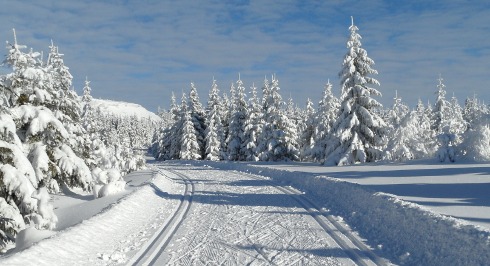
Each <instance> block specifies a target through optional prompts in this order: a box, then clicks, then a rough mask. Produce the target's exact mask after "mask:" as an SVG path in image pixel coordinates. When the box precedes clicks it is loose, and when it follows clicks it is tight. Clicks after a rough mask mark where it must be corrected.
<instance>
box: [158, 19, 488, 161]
mask: <svg viewBox="0 0 490 266" xmlns="http://www.w3.org/2000/svg"><path fill="white" fill-rule="evenodd" d="M349 33H350V35H349V38H348V41H347V52H346V54H345V56H344V60H343V64H342V68H341V71H340V72H339V77H340V91H341V94H340V97H338V98H337V97H336V96H335V95H334V94H333V93H332V84H331V83H330V82H328V83H327V84H326V85H325V87H324V90H323V95H322V97H321V100H320V101H319V102H318V103H317V107H316V108H315V107H314V104H313V102H312V101H311V100H308V101H307V103H306V107H305V108H304V109H302V108H299V107H298V106H297V105H295V103H294V102H293V100H292V99H291V98H290V99H289V100H288V101H287V102H286V101H284V100H283V99H282V97H281V95H280V87H279V81H278V78H277V77H275V76H272V78H271V80H270V81H269V80H268V79H267V78H266V79H265V80H264V83H263V85H262V86H261V97H260V96H259V95H258V90H257V88H256V87H255V85H253V86H251V87H250V89H249V90H246V89H245V87H244V85H243V81H242V80H241V79H240V77H239V78H238V80H237V81H236V82H235V83H232V84H231V86H230V89H229V96H228V94H227V93H220V90H219V88H218V85H217V82H216V80H213V83H212V85H211V89H210V91H209V95H208V101H207V105H206V107H203V106H202V104H201V102H200V99H199V96H198V92H197V89H196V87H195V85H194V84H193V83H191V88H190V92H189V93H188V95H187V94H186V93H183V95H182V98H181V100H180V103H177V99H176V97H175V95H173V96H172V102H171V107H170V110H169V114H168V116H169V117H170V118H169V123H168V126H165V127H162V128H161V130H160V131H159V132H158V133H157V134H156V135H155V137H154V140H153V145H152V148H151V151H152V153H153V155H154V157H155V158H156V159H158V160H175V159H186V160H230V161H280V160H293V161H312V162H319V163H322V164H325V165H346V164H355V163H364V162H374V161H379V160H390V161H404V160H412V159H421V158H433V157H437V158H439V159H440V160H441V161H454V160H455V159H456V157H457V156H460V157H467V158H470V159H474V160H489V159H490V154H489V152H488V150H489V149H488V148H489V141H490V138H489V136H490V135H489V134H488V133H489V129H488V117H489V115H488V114H489V112H488V108H487V106H486V105H485V104H483V103H481V102H479V101H478V99H477V98H476V96H474V97H471V98H468V99H467V100H466V101H465V104H464V108H462V107H461V106H460V105H459V103H458V100H457V99H456V98H455V97H452V98H451V99H450V100H447V99H446V90H445V85H444V83H443V79H442V78H441V77H440V78H439V79H438V84H436V86H435V87H436V99H435V103H434V104H430V103H427V104H424V103H423V102H422V101H421V100H419V102H418V104H417V106H416V107H415V108H414V109H412V110H411V109H410V108H409V107H408V106H407V105H406V104H404V103H403V102H402V100H401V98H400V97H398V95H395V97H394V101H393V105H392V106H391V107H390V108H384V107H383V106H382V105H381V104H380V103H379V102H378V101H377V100H376V99H375V97H378V96H381V93H380V92H379V91H378V90H377V89H376V88H374V87H373V86H379V82H378V81H377V80H376V79H375V78H374V77H373V76H374V75H376V74H377V71H376V70H375V69H374V68H373V65H374V61H373V60H372V59H371V58H370V57H368V55H367V52H366V50H365V49H363V48H362V44H361V41H360V40H361V36H360V35H359V33H358V28H357V27H356V26H355V25H354V23H352V25H351V26H350V27H349ZM247 94H248V95H249V96H248V97H247Z"/></svg>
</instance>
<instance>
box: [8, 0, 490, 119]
mask: <svg viewBox="0 0 490 266" xmlns="http://www.w3.org/2000/svg"><path fill="white" fill-rule="evenodd" d="M350 16H354V19H355V24H356V25H357V26H358V28H359V29H360V31H359V33H360V34H361V36H362V37H363V39H362V44H363V47H364V48H365V49H366V50H367V52H368V55H369V56H370V57H371V58H372V59H373V60H374V61H375V63H376V64H375V66H374V68H375V69H376V70H378V72H379V75H377V76H376V78H377V79H378V80H379V81H380V83H381V86H380V87H379V88H378V89H379V90H380V91H381V93H382V94H383V96H382V97H380V98H378V101H380V102H381V103H382V104H383V105H385V106H391V104H392V102H393V97H394V95H395V90H397V91H398V95H399V96H400V97H402V100H403V101H404V102H406V103H407V104H408V105H409V106H411V107H413V106H415V104H416V102H417V100H418V98H421V99H422V100H423V101H424V102H427V101H431V102H433V101H434V99H435V95H434V92H435V90H436V85H437V78H438V77H439V74H441V75H442V77H443V78H444V83H445V85H446V89H447V91H448V95H447V96H448V97H451V96H452V95H453V93H454V95H455V96H456V97H457V98H458V99H459V102H460V104H463V103H464V100H465V98H466V97H468V96H473V95H474V94H476V95H477V97H478V98H480V99H481V100H483V101H485V102H487V103H488V102H490V89H489V88H487V84H488V83H489V77H490V37H489V36H490V2H487V1H340V0H339V1H301V0H300V1H264V0H256V1H254V0H249V1H246V0H243V1H163V0H162V1H159V0H155V1H141V0H126V1H115V0H111V1H95V0H94V1H73V0H65V1H49V0H44V1H35V0H31V1H26V0H24V1H14V0H4V1H2V8H1V9H0V39H2V38H3V40H4V41H10V42H12V41H13V35H12V28H15V29H16V31H17V37H18V41H19V43H21V44H25V45H27V46H29V47H32V48H33V49H34V50H36V51H41V50H43V51H45V52H47V51H48V46H49V45H50V42H51V39H53V41H54V42H55V44H56V45H58V46H59V51H60V52H61V53H64V54H65V57H64V58H65V64H66V65H67V66H68V67H70V71H71V73H72V75H73V76H74V86H75V88H76V90H77V92H78V93H79V94H81V91H82V88H83V84H84V80H85V76H88V79H89V80H91V86H92V95H93V96H94V97H95V98H102V99H113V100H122V101H128V102H134V103H138V104H141V105H143V106H144V107H146V108H147V109H149V110H151V111H156V110H157V107H158V106H161V107H163V108H168V106H169V103H170V96H171V93H172V91H174V92H175V93H176V95H177V97H178V98H180V95H181V93H182V91H186V92H187V91H189V88H190V82H194V83H195V84H196V87H197V88H198V92H199V95H200V97H201V101H202V102H203V103H205V102H206V100H207V95H208V92H209V89H210V88H211V84H212V79H213V76H214V77H215V79H216V80H217V81H218V85H219V88H220V90H221V91H228V90H229V87H230V83H231V82H234V81H236V80H237V78H238V73H239V72H240V73H241V78H242V80H243V81H244V83H245V86H246V87H247V88H248V87H250V86H251V85H252V83H253V82H254V83H255V84H256V86H257V87H259V88H260V87H261V86H262V83H263V80H264V76H266V75H267V76H268V77H270V75H271V74H274V73H275V74H276V76H277V77H278V79H279V84H280V87H281V93H282V96H283V98H284V99H287V98H289V96H291V97H292V98H293V99H294V100H295V102H296V103H298V104H299V105H301V106H304V104H305V102H306V99H307V98H311V99H312V100H313V102H314V103H317V102H318V100H319V97H321V95H322V90H323V87H324V84H325V83H326V82H327V80H330V82H331V83H332V84H333V86H334V93H335V94H336V95H339V94H340V92H339V90H340V89H339V87H340V86H339V79H338V72H339V71H340V69H341V64H342V60H343V57H344V54H345V53H346V51H347V50H346V41H347V38H348V35H349V32H348V27H349V26H350ZM5 53H6V50H5V52H4V54H5Z"/></svg>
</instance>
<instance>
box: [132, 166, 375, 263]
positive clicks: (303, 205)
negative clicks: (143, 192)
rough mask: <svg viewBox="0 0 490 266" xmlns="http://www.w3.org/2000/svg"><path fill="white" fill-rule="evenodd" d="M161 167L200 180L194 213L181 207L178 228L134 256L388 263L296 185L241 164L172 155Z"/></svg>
mask: <svg viewBox="0 0 490 266" xmlns="http://www.w3.org/2000/svg"><path fill="white" fill-rule="evenodd" d="M158 167H159V169H160V171H161V173H163V174H164V175H166V176H168V177H169V178H172V179H178V178H179V177H180V178H183V177H188V178H189V179H190V180H191V182H192V183H193V184H194V186H195V188H194V189H193V193H192V197H191V196H189V197H188V199H187V200H188V201H189V203H191V202H192V205H189V206H190V210H189V212H188V213H180V212H177V215H179V216H183V217H184V218H185V219H181V218H179V219H176V220H178V222H177V224H174V225H172V227H174V228H176V230H175V232H166V233H162V234H161V235H162V237H161V241H162V242H160V243H157V242H156V241H155V244H154V245H150V246H149V247H148V250H143V251H140V252H139V253H138V254H136V255H135V256H134V257H133V259H132V260H131V261H130V263H131V264H133V263H135V264H136V265H140V264H142V265H144V264H154V265H339V264H341V265H352V264H358V265H374V264H376V263H378V264H383V262H382V260H380V259H378V258H377V257H376V255H374V254H373V253H372V252H371V251H370V250H369V249H368V248H366V247H365V246H364V244H362V243H361V242H360V241H359V240H358V239H357V237H356V236H355V235H353V234H351V233H350V232H349V230H348V229H347V228H346V227H345V226H341V225H340V223H338V222H336V221H334V220H333V219H332V218H331V217H329V218H330V219H331V220H329V219H327V217H325V216H323V215H322V213H320V212H319V211H318V210H317V209H316V208H315V206H314V204H313V203H311V201H309V200H307V199H306V198H304V197H303V196H302V195H301V193H300V192H298V191H297V190H294V189H292V188H287V187H281V186H278V185H274V184H273V183H271V182H270V181H267V180H263V179H261V178H258V177H256V176H252V175H247V174H245V173H239V172H232V171H223V170H217V169H211V168H208V167H193V166H189V165H181V164H174V165H172V164H168V163H167V164H160V165H158ZM168 196H169V197H175V198H179V197H181V195H168ZM331 221H333V222H334V223H336V225H337V226H338V227H336V226H335V225H334V224H332V222H331ZM167 228H168V227H167ZM162 229H163V230H166V229H164V228H162ZM174 233H175V234H174ZM169 238H171V239H169ZM164 242H165V243H164ZM353 242H354V243H356V244H354V243H353ZM155 246H156V247H158V248H156V249H155ZM373 259H374V260H376V261H374V260H373Z"/></svg>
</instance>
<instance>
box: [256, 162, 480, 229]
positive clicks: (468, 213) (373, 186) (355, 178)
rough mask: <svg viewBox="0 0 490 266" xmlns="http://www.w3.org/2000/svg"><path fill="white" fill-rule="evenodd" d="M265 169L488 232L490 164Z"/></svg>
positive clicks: (308, 165) (290, 165)
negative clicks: (345, 186) (382, 197)
mask: <svg viewBox="0 0 490 266" xmlns="http://www.w3.org/2000/svg"><path fill="white" fill-rule="evenodd" d="M258 165H263V164H258ZM266 166H267V167H270V168H274V169H282V170H287V171H293V172H297V173H301V174H308V173H313V174H316V175H322V176H329V177H335V178H338V179H340V180H343V181H347V182H352V183H357V184H361V185H363V187H365V188H367V189H370V190H373V191H379V192H385V193H390V194H394V195H396V196H397V197H398V198H400V199H403V200H407V201H410V202H414V203H417V204H419V205H422V206H424V207H427V208H429V209H430V210H432V211H434V212H437V213H441V214H445V215H449V216H452V217H455V218H461V219H464V220H466V221H467V222H469V223H472V224H475V225H480V226H483V227H485V228H486V229H488V230H490V164H475V163H451V164H446V163H444V164H441V163H438V162H433V161H414V162H408V163H402V164H396V163H388V164H366V165H354V166H347V167H324V166H318V165H317V164H312V163H288V164H284V163H278V164H267V165H266Z"/></svg>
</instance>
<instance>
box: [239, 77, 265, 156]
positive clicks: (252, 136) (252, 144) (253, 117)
mask: <svg viewBox="0 0 490 266" xmlns="http://www.w3.org/2000/svg"><path fill="white" fill-rule="evenodd" d="M250 94H251V97H249V99H248V116H247V117H246V119H245V122H244V123H245V129H244V132H243V137H244V138H243V147H242V149H243V151H244V155H245V160H247V161H254V162H255V161H258V160H259V156H258V151H257V143H258V139H257V138H258V137H259V136H260V134H261V131H262V125H263V117H262V112H261V111H262V109H261V106H260V103H259V98H258V97H257V88H256V87H255V84H253V85H252V87H250Z"/></svg>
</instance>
